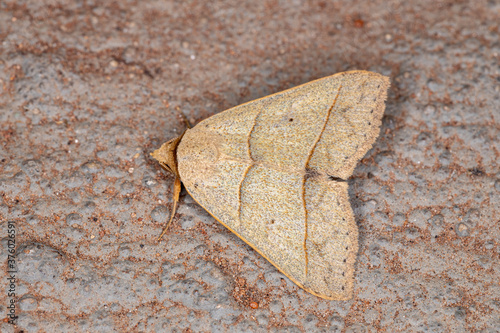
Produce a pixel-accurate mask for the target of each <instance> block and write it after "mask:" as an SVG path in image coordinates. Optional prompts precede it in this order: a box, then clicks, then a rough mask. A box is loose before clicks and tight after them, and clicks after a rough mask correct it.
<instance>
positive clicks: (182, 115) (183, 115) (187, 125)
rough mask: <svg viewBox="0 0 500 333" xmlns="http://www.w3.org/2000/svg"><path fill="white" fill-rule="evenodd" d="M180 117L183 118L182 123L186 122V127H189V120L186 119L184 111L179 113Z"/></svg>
mask: <svg viewBox="0 0 500 333" xmlns="http://www.w3.org/2000/svg"><path fill="white" fill-rule="evenodd" d="M180 115H181V117H182V120H184V123H185V124H186V127H187V128H188V129H191V127H192V126H191V124H190V123H189V120H188V119H187V117H186V115H185V114H184V113H182V112H181V113H180Z"/></svg>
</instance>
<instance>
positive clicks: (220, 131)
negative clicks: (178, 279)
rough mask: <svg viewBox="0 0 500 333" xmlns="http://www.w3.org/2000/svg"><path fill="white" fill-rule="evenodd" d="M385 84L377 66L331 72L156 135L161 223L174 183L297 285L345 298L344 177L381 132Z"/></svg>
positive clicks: (352, 253)
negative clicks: (177, 131)
mask: <svg viewBox="0 0 500 333" xmlns="http://www.w3.org/2000/svg"><path fill="white" fill-rule="evenodd" d="M388 87H389V79H388V78H387V77H385V76H383V75H380V74H377V73H373V72H367V71H349V72H344V73H338V74H335V75H332V76H328V77H325V78H322V79H319V80H315V81H312V82H309V83H306V84H303V85H300V86H298V87H295V88H291V89H288V90H285V91H282V92H279V93H276V94H273V95H270V96H267V97H264V98H260V99H257V100H254V101H251V102H248V103H245V104H242V105H239V106H236V107H233V108H231V109H229V110H226V111H224V112H221V113H219V114H216V115H214V116H212V117H210V118H208V119H205V120H203V121H201V122H200V123H198V124H197V125H196V126H195V127H193V128H191V129H187V130H186V131H185V132H184V133H183V134H182V135H180V136H179V137H177V138H174V139H172V140H170V141H168V142H166V143H164V144H163V145H162V146H161V147H160V148H159V149H157V150H156V151H154V153H153V154H152V156H153V157H154V158H155V159H156V160H158V162H159V163H160V165H161V166H162V167H163V168H164V169H166V170H168V171H169V172H171V173H173V174H174V175H175V183H174V208H173V211H172V215H171V218H170V221H169V222H168V224H167V227H168V225H169V224H170V223H171V221H172V219H173V217H174V214H175V209H176V207H177V202H178V200H179V193H180V190H181V182H182V183H183V184H184V186H185V188H186V190H187V191H188V192H189V194H190V195H191V196H192V197H193V199H194V200H196V202H198V203H199V204H200V205H201V206H202V207H203V208H204V209H205V210H207V211H208V212H209V213H210V214H211V215H212V216H213V217H214V218H215V219H216V220H217V221H219V222H220V223H222V224H223V225H224V226H226V227H227V228H228V229H229V230H231V231H232V232H233V233H235V234H236V235H237V236H238V237H239V238H241V239H242V240H243V241H245V242H246V243H247V244H248V245H250V246H251V247H252V248H253V249H254V250H255V251H257V252H258V253H260V254H261V255H262V256H263V257H264V258H266V259H267V260H268V261H269V262H270V263H271V264H273V265H274V266H275V267H276V268H277V269H278V270H279V271H281V272H282V273H283V274H285V275H286V276H287V277H288V278H289V279H291V280H292V281H293V282H295V283H296V284H297V285H298V286H299V287H300V288H303V289H304V290H305V291H307V292H309V293H311V294H313V295H316V296H319V297H322V298H325V299H330V300H347V299H350V298H351V297H352V293H353V281H354V263H355V260H356V255H357V251H358V230H357V227H356V223H355V221H354V215H353V212H352V209H351V206H350V203H349V196H348V193H347V189H348V184H347V179H348V178H349V176H351V175H352V173H353V170H354V168H355V166H356V164H357V162H358V161H359V160H360V159H361V158H362V157H363V156H364V155H365V153H366V152H367V151H368V150H369V149H370V148H371V147H372V144H373V143H374V141H375V139H376V138H377V136H378V134H379V128H380V125H381V121H382V116H383V113H384V109H385V100H386V96H387V89H388ZM167 227H166V228H165V229H164V232H165V231H166V229H167ZM164 232H163V233H164ZM163 233H162V235H163ZM160 237H161V236H160Z"/></svg>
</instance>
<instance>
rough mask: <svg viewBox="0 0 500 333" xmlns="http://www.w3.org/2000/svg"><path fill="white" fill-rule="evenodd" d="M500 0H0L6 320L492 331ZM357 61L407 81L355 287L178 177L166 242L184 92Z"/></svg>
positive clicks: (358, 206)
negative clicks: (172, 150) (297, 280)
mask: <svg viewBox="0 0 500 333" xmlns="http://www.w3.org/2000/svg"><path fill="white" fill-rule="evenodd" d="M499 22H500V2H499V1H497V0H489V1H486V0H474V1H473V0H470V1H467V0H465V1H453V0H448V1H441V0H423V1H416V0H415V1H394V0H384V1H382V0H374V1H347V0H346V1H301V0H295V1H277V0H269V1H252V0H246V1H237V2H236V1H225V2H212V1H154V0H149V1H139V0H137V1H132V0H130V1H113V2H111V1H109V2H107V1H102V2H101V1H92V0H88V1H65V0H47V1H38V0H31V1H8V0H7V1H2V2H0V39H1V54H0V57H1V61H0V67H1V70H0V76H1V77H0V83H1V85H0V86H1V96H0V107H1V109H0V110H1V111H0V131H1V134H0V141H1V145H0V173H1V174H0V194H1V199H0V217H1V226H0V230H1V236H0V238H1V239H2V243H1V244H2V247H1V252H0V255H1V258H2V259H1V260H2V267H3V268H4V269H2V270H1V273H0V281H2V286H1V290H2V293H3V295H2V296H0V300H2V302H1V303H2V304H0V317H1V318H2V319H4V318H5V319H4V320H3V321H1V322H0V331H2V332H12V331H14V330H17V331H24V332H155V331H156V332H174V331H176V332H200V331H205V332H207V331H213V332H224V331H226V332H263V331H272V332H332V331H343V332H376V331H382V332H384V331H385V332H396V331H419V332H466V331H467V332H472V331H474V332H498V331H499V327H500V284H499V281H500V264H499V261H500V217H499V207H500V168H499V160H500V156H499V155H500V140H499V135H500V67H499V63H500V37H499V32H500V26H499V24H500V23H499ZM349 69H367V70H372V71H376V72H379V73H383V74H386V75H389V76H390V77H391V81H392V87H391V90H390V93H389V100H388V106H387V111H386V116H385V118H384V125H383V128H382V131H381V136H380V137H379V139H378V141H377V143H376V144H375V146H374V148H373V149H372V150H371V151H370V152H369V153H368V154H367V155H366V157H365V158H364V159H363V160H362V161H361V163H360V165H359V166H358V168H357V169H356V171H355V173H354V175H353V177H351V179H350V180H349V183H350V185H351V190H350V193H351V202H352V205H353V207H354V211H355V215H356V220H357V222H358V225H359V228H360V251H359V257H358V262H357V265H356V281H355V297H354V298H353V299H352V300H350V301H346V302H336V301H326V300H322V299H319V298H317V297H314V296H312V295H310V294H307V293H305V292H304V291H302V290H301V289H299V288H298V287H296V286H295V285H294V284H293V283H291V282H290V281H289V280H288V279H287V278H285V277H284V276H283V275H282V274H280V273H279V272H277V270H276V269H275V268H274V267H273V266H271V265H270V264H269V263H267V262H266V261H265V260H264V259H263V258H261V257H260V256H259V255H258V254H256V253H255V252H254V251H253V250H251V249H250V248H249V247H248V246H247V245H245V244H244V243H243V242H242V241H240V240H239V239H238V238H237V237H235V236H233V235H232V234H231V233H230V232H228V231H227V230H226V229H225V228H224V227H223V226H221V225H219V224H218V223H217V222H216V221H215V220H214V219H212V218H211V217H210V216H209V215H208V214H207V213H206V212H205V211H204V210H203V209H202V208H201V207H199V206H198V205H197V204H196V203H195V202H194V201H193V199H191V198H190V197H189V196H188V195H187V194H186V193H185V192H183V194H182V196H181V203H180V207H179V212H178V216H177V219H176V220H175V221H174V223H173V226H172V227H171V229H170V231H169V233H168V235H167V237H165V239H164V241H163V242H161V243H157V242H156V237H157V236H158V235H159V233H160V232H161V229H162V226H163V225H164V223H165V221H166V219H167V217H168V215H169V213H170V209H171V190H172V185H173V178H172V177H171V176H170V175H167V174H166V173H164V172H163V171H162V170H161V169H160V168H159V167H158V165H157V164H156V163H154V162H153V161H152V159H151V158H150V157H149V153H150V152H151V151H152V150H153V149H154V148H156V147H158V146H159V144H160V143H162V142H163V141H166V140H167V139H170V138H172V137H174V136H176V135H178V134H179V133H180V132H181V131H182V130H183V128H184V123H183V121H182V118H181V117H180V114H181V113H183V114H185V115H186V116H187V117H188V119H189V120H190V121H191V122H192V123H196V122H198V121H200V120H202V119H204V118H206V117H208V116H210V115H213V114H215V113H217V112H220V111H223V110H224V109H227V108H229V107H231V106H234V105H237V104H240V103H242V102H245V101H249V100H252V99H255V98H258V97H263V96H265V95H267V94H269V93H273V92H277V91H280V90H282V89H284V88H288V87H293V86H295V85H298V84H301V83H305V82H308V81H310V80H312V79H315V78H319V77H322V76H326V75H330V74H333V73H336V72H341V71H345V70H349ZM8 221H12V222H14V224H13V225H14V226H15V227H13V229H15V240H16V246H17V257H16V259H15V265H16V271H17V273H15V274H17V275H16V278H17V279H16V281H15V293H16V297H15V300H16V301H17V303H15V304H16V314H17V315H18V316H19V318H18V319H17V320H16V324H17V326H16V327H14V326H12V325H10V324H9V323H8V313H9V309H8V304H9V303H8V301H9V300H10V297H8V295H7V292H8V290H7V289H8V288H9V281H8V280H7V278H8V277H9V274H10V273H7V271H8V266H7V259H8V249H9V247H8V237H9V236H8V235H9V234H8V230H10V229H9V228H8V226H9V223H8ZM4 296H5V297H4ZM4 300H5V301H4Z"/></svg>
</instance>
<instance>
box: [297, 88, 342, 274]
mask: <svg viewBox="0 0 500 333" xmlns="http://www.w3.org/2000/svg"><path fill="white" fill-rule="evenodd" d="M340 89H342V85H340V86H339V89H338V90H337V95H336V96H335V99H334V100H333V103H332V106H330V108H329V109H328V111H327V113H326V117H325V123H324V124H323V128H322V129H321V132H320V133H319V135H318V137H317V138H316V140H315V141H314V144H313V146H312V148H311V151H310V152H309V155H308V156H307V161H306V165H305V169H306V173H305V175H304V178H303V179H302V204H303V205H304V242H303V244H302V247H303V248H304V256H305V277H306V279H307V267H308V266H309V256H308V253H307V232H308V230H307V217H308V216H307V206H306V181H307V178H308V174H307V169H308V167H309V162H310V161H311V158H312V156H313V154H314V150H315V149H316V146H317V145H318V142H319V141H320V140H321V137H322V136H323V133H324V132H325V128H326V125H327V124H328V121H329V120H330V114H331V113H332V109H333V108H334V107H335V104H337V98H338V97H339V95H340Z"/></svg>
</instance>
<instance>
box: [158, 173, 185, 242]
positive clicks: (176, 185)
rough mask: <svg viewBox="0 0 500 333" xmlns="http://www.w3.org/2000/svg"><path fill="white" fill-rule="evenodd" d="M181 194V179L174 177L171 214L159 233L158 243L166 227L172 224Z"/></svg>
mask: <svg viewBox="0 0 500 333" xmlns="http://www.w3.org/2000/svg"><path fill="white" fill-rule="evenodd" d="M180 193H181V179H180V178H179V177H175V182H174V198H173V200H174V207H173V208H172V214H170V221H168V223H167V225H166V226H165V228H164V229H163V232H162V233H161V235H160V237H158V240H157V241H158V242H159V241H160V240H161V238H162V237H163V235H165V233H166V232H167V229H168V227H169V226H170V223H172V221H173V219H174V216H175V211H176V209H177V203H178V202H179V194H180Z"/></svg>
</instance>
